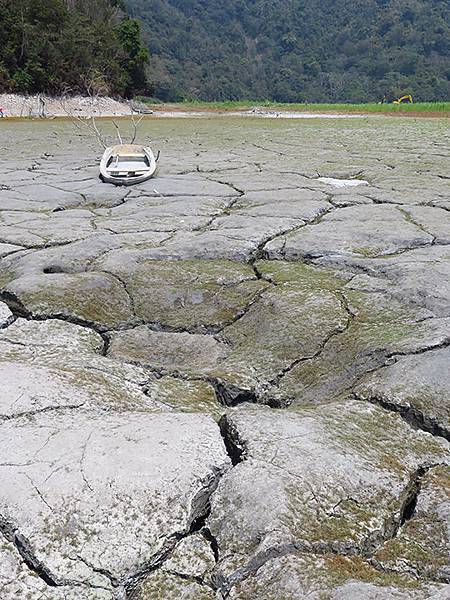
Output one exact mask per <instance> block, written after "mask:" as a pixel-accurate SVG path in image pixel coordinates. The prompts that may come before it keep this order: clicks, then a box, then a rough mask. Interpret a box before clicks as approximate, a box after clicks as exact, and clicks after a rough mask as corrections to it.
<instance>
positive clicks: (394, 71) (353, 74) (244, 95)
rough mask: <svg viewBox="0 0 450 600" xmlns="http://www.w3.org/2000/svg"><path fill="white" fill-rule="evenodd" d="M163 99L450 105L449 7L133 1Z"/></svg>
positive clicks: (268, 0) (440, 3)
mask: <svg viewBox="0 0 450 600" xmlns="http://www.w3.org/2000/svg"><path fill="white" fill-rule="evenodd" d="M127 5H128V8H129V10H130V12H131V15H132V16H133V17H136V18H137V17H139V18H140V19H141V20H142V22H143V30H144V35H145V39H146V43H147V44H148V47H149V50H150V55H151V71H150V72H151V77H152V80H153V83H154V86H155V95H156V96H157V97H159V98H161V99H163V100H180V99H203V100H224V99H227V100H238V99H270V100H276V101H280V102H304V101H310V102H360V101H373V100H376V101H378V100H379V99H380V98H382V97H383V96H384V95H385V94H386V95H387V96H388V97H390V98H393V97H395V96H399V95H402V94H406V93H411V94H413V96H414V98H415V99H417V100H448V99H449V98H450V81H449V78H450V17H449V14H450V2H449V0H276V1H274V0H127Z"/></svg>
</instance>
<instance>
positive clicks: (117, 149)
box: [100, 144, 156, 185]
mask: <svg viewBox="0 0 450 600" xmlns="http://www.w3.org/2000/svg"><path fill="white" fill-rule="evenodd" d="M155 171H156V158H155V156H154V154H153V152H152V150H151V149H150V148H148V147H145V146H137V145H135V144H121V145H119V146H111V147H110V148H106V150H105V153H104V154H103V158H102V160H101V163H100V178H101V179H102V181H104V182H106V183H113V184H114V185H134V184H136V183H142V182H143V181H147V179H150V178H151V177H153V175H154V174H155Z"/></svg>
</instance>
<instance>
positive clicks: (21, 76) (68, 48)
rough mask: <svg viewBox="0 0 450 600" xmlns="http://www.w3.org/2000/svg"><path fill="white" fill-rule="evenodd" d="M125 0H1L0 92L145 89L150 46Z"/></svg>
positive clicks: (120, 92) (134, 91) (127, 92)
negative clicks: (146, 42) (131, 15)
mask: <svg viewBox="0 0 450 600" xmlns="http://www.w3.org/2000/svg"><path fill="white" fill-rule="evenodd" d="M124 10H125V6H124V4H123V0H0V39H1V44H0V91H11V92H17V93H33V92H46V93H50V94H61V93H78V92H81V93H95V94H96V93H102V94H106V93H109V94H114V95H121V96H127V97H128V96H133V95H135V94H139V93H140V94H143V93H148V84H147V71H146V70H147V63H148V60H149V56H148V50H147V49H146V48H145V47H144V46H143V45H142V43H141V32H140V24H139V22H138V21H135V20H132V19H130V18H128V17H127V15H126V13H125V12H124Z"/></svg>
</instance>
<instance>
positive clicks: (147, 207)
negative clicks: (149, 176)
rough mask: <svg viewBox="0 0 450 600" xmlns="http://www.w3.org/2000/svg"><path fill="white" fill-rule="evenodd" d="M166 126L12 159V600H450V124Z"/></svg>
mask: <svg viewBox="0 0 450 600" xmlns="http://www.w3.org/2000/svg"><path fill="white" fill-rule="evenodd" d="M11 127H12V126H11ZM151 128H152V131H151V133H152V136H153V140H154V141H155V142H156V143H157V144H159V145H160V146H162V147H163V150H164V153H163V159H162V163H161V166H160V171H159V173H158V176H157V177H156V178H155V179H154V180H152V181H150V182H148V183H147V184H144V185H142V186H139V187H134V188H130V189H124V188H114V187H110V186H107V185H104V184H101V183H100V182H99V180H98V177H97V175H98V173H97V160H98V152H96V151H94V150H91V149H89V148H91V146H90V145H89V141H87V140H86V139H85V138H84V137H83V136H81V137H80V135H79V134H76V133H74V131H73V129H71V128H70V126H69V125H68V124H67V125H61V124H58V129H55V130H54V129H52V127H51V125H49V124H48V125H47V126H46V127H45V128H44V127H43V126H42V127H41V126H40V127H39V129H32V128H30V125H28V124H22V123H20V124H16V126H15V128H11V136H10V137H5V138H3V139H2V147H3V148H2V149H3V151H4V156H6V157H7V158H6V159H4V161H3V165H2V166H3V169H2V170H3V183H2V185H1V186H0V257H1V260H0V289H1V293H0V372H1V375H0V378H1V388H0V401H1V403H0V419H1V420H0V429H1V439H2V443H1V444H0V453H1V457H0V589H1V594H0V596H1V598H2V600H13V599H17V598H29V599H31V600H35V599H36V600H37V599H38V598H39V599H48V600H58V599H61V600H62V599H64V600H72V599H73V600H75V599H76V600H80V599H81V600H113V599H116V600H117V599H125V598H126V599H129V600H133V599H134V600H136V599H137V600H155V599H158V598H161V599H162V600H172V599H173V600H178V599H179V598H184V599H192V600H194V599H195V600H213V599H214V600H219V599H220V600H222V599H225V598H230V599H233V600H253V599H258V600H294V599H295V600H298V599H300V598H317V599H319V598H320V599H324V598H327V599H333V600H338V599H346V600H348V599H355V600H356V599H358V600H359V599H362V598H364V599H375V598H376V599H380V598H383V599H385V598H386V599H394V598H395V599H396V600H397V599H405V600H407V599H408V600H410V599H417V600H419V599H420V600H422V599H423V600H425V599H428V598H433V599H435V600H436V599H442V600H443V599H444V598H448V597H449V595H450V585H449V580H450V568H449V562H448V556H449V540H448V525H449V507H450V502H449V485H450V475H449V467H448V463H449V452H448V440H449V433H450V431H449V430H450V428H449V412H450V408H449V406H450V405H449V400H450V399H449V395H450V369H449V362H450V283H449V282H450V246H449V244H450V200H449V180H448V172H447V171H448V162H447V161H448V155H446V154H447V151H446V148H447V143H448V139H446V136H447V137H448V133H446V130H445V128H444V127H441V126H440V124H439V122H438V121H434V122H430V121H422V122H421V123H420V125H418V124H416V123H414V122H413V121H407V122H402V121H394V120H392V121H389V123H388V122H386V121H382V122H381V121H379V122H377V123H374V122H373V121H372V122H370V123H369V122H366V121H364V120H357V121H352V122H350V121H349V122H346V123H342V122H340V123H338V122H337V121H336V122H332V121H328V122H318V123H316V124H311V123H310V124H308V125H306V124H304V123H303V122H296V123H287V122H285V123H283V124H282V123H278V122H277V123H276V124H272V123H267V122H265V123H263V122H261V121H258V122H257V123H256V122H255V123H249V124H248V125H244V124H243V122H242V121H239V122H238V121H234V122H232V121H228V122H227V123H226V125H225V124H224V123H223V121H220V123H219V122H218V121H215V120H214V119H208V120H205V121H201V122H200V121H197V122H196V123H195V124H192V123H189V122H187V121H186V122H184V124H183V125H182V124H180V123H178V124H177V126H176V127H175V128H174V124H173V122H169V121H165V122H164V123H163V122H159V123H158V124H155V123H152V124H151ZM17 148H20V153H19V154H17ZM319 174H320V175H322V176H324V177H328V178H331V179H333V178H335V179H336V178H337V179H348V178H351V179H355V178H356V179H358V180H365V181H367V183H366V184H365V183H361V184H360V185H358V186H354V187H335V186H334V185H333V182H332V181H331V182H330V181H322V180H318V175H319Z"/></svg>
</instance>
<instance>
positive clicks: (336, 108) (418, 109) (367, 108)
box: [148, 100, 450, 116]
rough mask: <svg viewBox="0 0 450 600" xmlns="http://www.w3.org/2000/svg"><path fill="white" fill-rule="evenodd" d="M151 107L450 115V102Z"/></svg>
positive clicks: (166, 107)
mask: <svg viewBox="0 0 450 600" xmlns="http://www.w3.org/2000/svg"><path fill="white" fill-rule="evenodd" d="M148 104H149V106H151V108H152V109H153V110H155V111H157V112H159V111H168V110H174V111H211V112H217V111H224V112H227V111H246V110H251V109H252V108H255V107H257V108H258V109H260V110H267V111H282V112H283V111H286V112H293V111H295V112H312V113H314V112H318V113H326V112H330V113H333V112H334V113H355V114H372V113H380V114H388V115H397V114H402V115H403V114H406V115H409V114H410V115H419V116H420V115H422V114H423V116H429V115H439V116H450V102H416V103H413V104H405V103H404V104H376V103H367V104H331V103H330V104H283V103H279V102H268V101H264V102H256V101H249V100H245V101H224V102H201V101H185V102H178V103H167V104H152V103H150V102H149V103H148Z"/></svg>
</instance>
